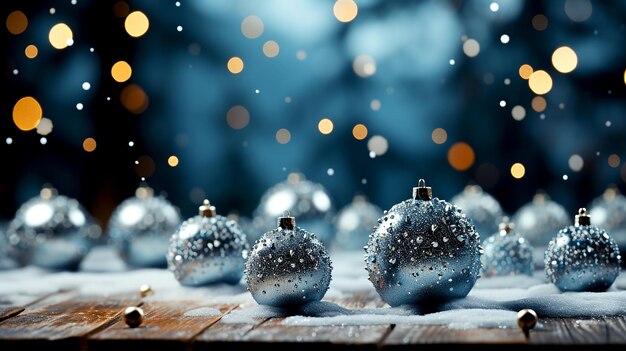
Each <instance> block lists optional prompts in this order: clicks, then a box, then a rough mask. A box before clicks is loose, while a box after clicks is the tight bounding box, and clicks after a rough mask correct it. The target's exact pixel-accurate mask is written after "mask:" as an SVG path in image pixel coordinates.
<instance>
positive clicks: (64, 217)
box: [6, 187, 102, 270]
mask: <svg viewBox="0 0 626 351" xmlns="http://www.w3.org/2000/svg"><path fill="white" fill-rule="evenodd" d="M101 234H102V230H101V228H100V226H99V225H98V224H96V223H95V222H94V220H93V218H92V217H91V215H90V214H89V213H88V212H87V211H86V210H85V209H84V208H83V206H81V205H80V204H79V203H78V201H77V200H75V199H72V198H68V197H66V196H63V195H57V193H56V190H55V189H52V188H49V187H44V188H43V189H42V190H41V193H40V194H39V196H37V197H34V198H32V199H30V200H28V201H27V202H25V203H24V204H23V205H22V206H21V207H20V208H19V209H18V210H17V213H16V215H15V218H14V219H13V220H12V221H11V223H10V224H9V228H8V229H7V233H6V238H7V242H8V253H9V256H10V257H11V258H12V260H13V261H15V262H16V263H18V264H19V265H28V264H32V265H35V266H38V267H42V268H46V269H54V270H64V269H67V270H75V269H77V268H78V266H79V264H80V262H81V261H82V259H83V258H84V257H85V256H86V255H87V253H88V252H89V250H90V249H91V248H92V247H94V246H96V244H97V241H98V239H99V238H100V236H101Z"/></svg>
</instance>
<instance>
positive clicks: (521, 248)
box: [482, 217, 533, 277]
mask: <svg viewBox="0 0 626 351" xmlns="http://www.w3.org/2000/svg"><path fill="white" fill-rule="evenodd" d="M513 228H514V224H513V223H510V222H509V221H508V218H507V217H504V218H503V220H502V223H500V231H499V232H497V233H495V234H494V235H492V236H490V237H489V238H487V240H485V241H484V242H483V251H484V253H483V255H482V272H483V274H484V275H485V276H487V277H492V276H503V275H516V274H526V275H531V276H532V275H533V247H532V246H531V245H530V243H528V241H527V240H526V239H525V238H524V237H522V236H521V235H520V234H519V233H517V232H515V231H513Z"/></svg>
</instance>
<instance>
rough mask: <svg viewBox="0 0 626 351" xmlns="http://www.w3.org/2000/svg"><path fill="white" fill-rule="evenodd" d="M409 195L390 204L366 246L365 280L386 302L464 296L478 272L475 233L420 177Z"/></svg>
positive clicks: (455, 209)
mask: <svg viewBox="0 0 626 351" xmlns="http://www.w3.org/2000/svg"><path fill="white" fill-rule="evenodd" d="M419 183H420V184H419V185H420V186H418V187H415V188H413V198H412V199H409V200H405V201H403V202H401V203H399V204H396V205H394V206H393V207H392V208H391V209H390V210H389V211H388V212H386V213H385V214H384V215H383V217H382V218H380V219H379V221H378V223H379V225H378V226H377V227H376V228H375V230H374V232H373V233H372V234H371V235H370V238H369V241H368V244H367V247H366V248H365V252H366V253H365V264H366V269H367V271H368V272H369V280H370V281H371V282H372V283H373V284H374V287H375V288H376V291H378V294H379V295H380V296H381V297H382V299H383V300H384V301H385V302H387V303H388V304H389V305H391V306H398V305H403V304H416V303H428V302H441V301H446V300H450V299H455V298H460V297H464V296H466V295H467V294H468V293H469V291H470V290H471V289H472V287H473V286H474V283H475V282H476V279H477V278H478V275H479V272H480V255H481V249H480V246H479V244H480V237H479V235H478V233H477V232H476V230H475V228H474V225H473V224H472V221H471V220H470V219H469V218H468V217H467V216H465V214H463V212H462V211H461V210H460V209H459V208H457V207H456V206H454V205H452V204H450V203H448V202H446V201H443V200H439V199H437V198H432V199H431V190H430V188H429V187H426V186H425V183H424V181H423V180H422V179H420V182H419Z"/></svg>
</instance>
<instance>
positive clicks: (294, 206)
mask: <svg viewBox="0 0 626 351" xmlns="http://www.w3.org/2000/svg"><path fill="white" fill-rule="evenodd" d="M285 208H289V209H291V210H290V211H291V215H292V216H294V217H296V218H298V223H299V224H300V225H301V226H302V228H307V230H309V231H310V232H311V233H314V234H316V235H317V237H318V239H319V240H321V241H322V242H323V243H324V244H325V245H330V244H331V242H332V240H333V239H334V236H335V235H334V233H335V231H334V228H333V227H332V220H333V218H334V215H335V213H334V208H333V203H332V200H331V197H330V195H329V194H328V192H327V191H326V189H325V188H324V186H322V185H321V184H319V183H314V182H312V181H309V180H306V179H305V177H304V175H303V174H301V173H290V174H289V176H288V177H287V180H285V181H284V182H281V183H278V184H276V185H274V186H273V187H271V188H270V189H268V190H267V191H266V192H265V194H264V195H263V196H262V198H261V201H260V203H259V205H258V207H257V208H256V209H255V211H254V226H255V227H257V228H258V230H257V232H256V233H250V234H249V235H250V239H252V240H256V239H258V238H259V236H260V235H261V234H263V233H265V232H266V231H268V230H270V229H272V228H274V224H275V221H276V217H279V216H280V215H281V214H282V211H283V209H285Z"/></svg>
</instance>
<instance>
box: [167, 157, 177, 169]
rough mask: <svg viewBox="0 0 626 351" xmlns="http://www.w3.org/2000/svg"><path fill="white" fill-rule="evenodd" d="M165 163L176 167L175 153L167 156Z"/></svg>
mask: <svg viewBox="0 0 626 351" xmlns="http://www.w3.org/2000/svg"><path fill="white" fill-rule="evenodd" d="M167 164H168V165H169V166H170V167H176V166H178V157H176V156H175V155H172V156H170V157H168V158H167Z"/></svg>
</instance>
